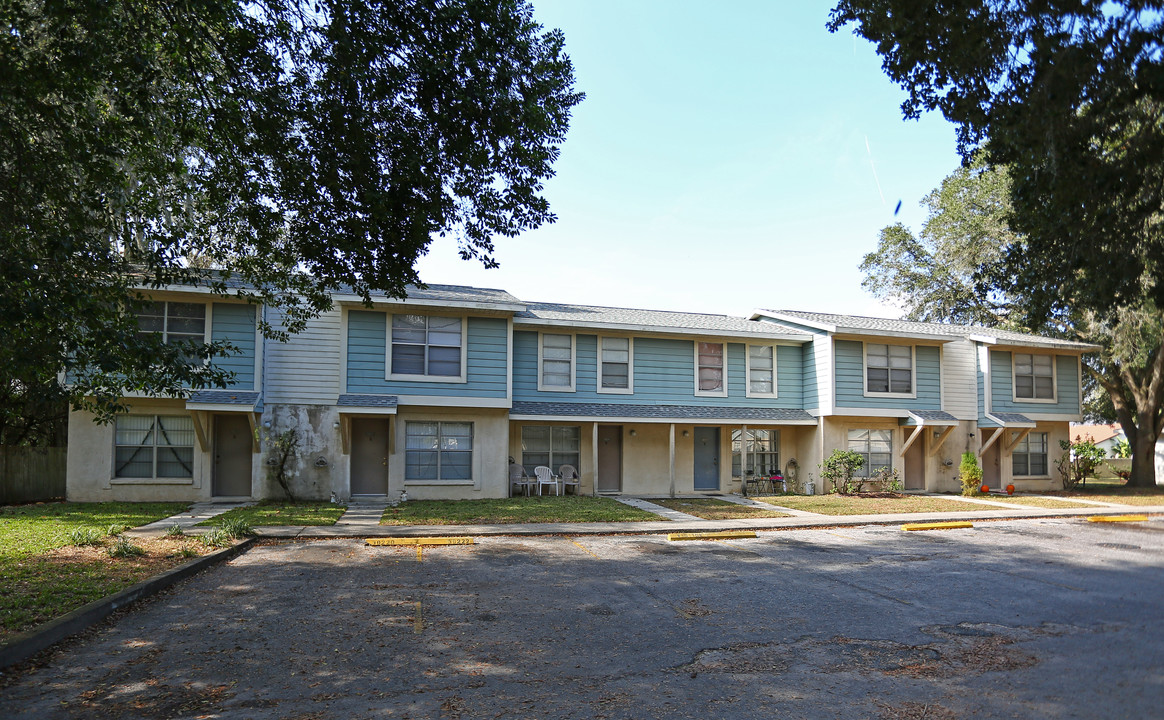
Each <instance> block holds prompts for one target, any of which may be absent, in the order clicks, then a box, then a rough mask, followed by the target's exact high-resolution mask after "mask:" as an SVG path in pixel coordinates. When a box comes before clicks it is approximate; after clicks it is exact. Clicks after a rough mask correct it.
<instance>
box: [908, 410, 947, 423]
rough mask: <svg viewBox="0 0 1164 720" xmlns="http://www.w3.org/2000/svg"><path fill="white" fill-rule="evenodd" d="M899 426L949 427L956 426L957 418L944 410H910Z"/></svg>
mask: <svg viewBox="0 0 1164 720" xmlns="http://www.w3.org/2000/svg"><path fill="white" fill-rule="evenodd" d="M901 424H902V425H905V426H907V427H913V426H915V425H918V426H922V425H925V426H929V427H948V426H950V425H957V424H958V418H956V417H954V416H953V415H951V414H950V413H948V412H946V411H944V410H910V411H909V417H906V418H902V419H901Z"/></svg>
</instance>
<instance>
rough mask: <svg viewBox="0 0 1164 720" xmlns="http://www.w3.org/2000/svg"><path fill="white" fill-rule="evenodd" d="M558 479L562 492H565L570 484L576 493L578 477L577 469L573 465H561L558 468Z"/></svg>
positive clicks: (578, 482)
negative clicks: (560, 482)
mask: <svg viewBox="0 0 1164 720" xmlns="http://www.w3.org/2000/svg"><path fill="white" fill-rule="evenodd" d="M558 479H559V480H561V481H562V494H566V490H568V489H569V488H570V486H573V487H574V494H575V495H577V494H578V486H579V484H580V478H579V477H578V471H577V470H575V469H574V466H573V465H563V466H562V467H560V468H558Z"/></svg>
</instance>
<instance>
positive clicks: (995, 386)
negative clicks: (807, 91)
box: [990, 351, 1080, 415]
mask: <svg viewBox="0 0 1164 720" xmlns="http://www.w3.org/2000/svg"><path fill="white" fill-rule="evenodd" d="M1010 363H1011V354H1010V353H1009V352H1003V351H993V352H991V353H990V400H991V405H990V409H991V411H992V412H1016V413H1024V414H1025V413H1034V414H1039V413H1067V414H1070V415H1078V414H1079V413H1080V409H1079V366H1078V364H1077V363H1078V361H1077V360H1076V358H1075V356H1074V355H1056V356H1055V380H1056V388H1055V398H1056V401H1055V402H1053V403H1046V402H1041V403H1038V402H1035V403H1033V402H1015V400H1014V390H1013V389H1012V380H1013V378H1012V375H1011V371H1010Z"/></svg>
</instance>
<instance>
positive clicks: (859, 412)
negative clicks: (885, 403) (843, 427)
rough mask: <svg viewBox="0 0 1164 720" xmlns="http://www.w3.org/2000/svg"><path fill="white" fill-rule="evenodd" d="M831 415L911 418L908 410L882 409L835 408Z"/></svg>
mask: <svg viewBox="0 0 1164 720" xmlns="http://www.w3.org/2000/svg"><path fill="white" fill-rule="evenodd" d="M829 414H830V415H849V416H852V417H883V418H907V417H909V411H908V410H890V409H881V408H853V407H835V408H833V409H832V412H830V413H829Z"/></svg>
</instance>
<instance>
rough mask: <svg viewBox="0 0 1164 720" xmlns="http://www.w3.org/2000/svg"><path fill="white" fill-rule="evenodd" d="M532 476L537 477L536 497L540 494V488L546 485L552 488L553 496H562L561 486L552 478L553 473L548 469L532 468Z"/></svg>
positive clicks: (544, 467) (540, 466)
mask: <svg viewBox="0 0 1164 720" xmlns="http://www.w3.org/2000/svg"><path fill="white" fill-rule="evenodd" d="M534 475H537V477H538V495H541V494H542V488H543V487H544V486H546V485H552V486H553V487H554V494H555V495H561V494H562V486H561V485H560V484H559V483H558V478H556V477H554V473H553V471H551V470H550V469H549V468H548V467H546V466H545V465H538V466H537V467H536V468H534Z"/></svg>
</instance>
